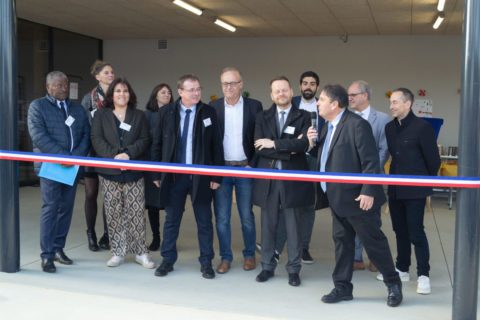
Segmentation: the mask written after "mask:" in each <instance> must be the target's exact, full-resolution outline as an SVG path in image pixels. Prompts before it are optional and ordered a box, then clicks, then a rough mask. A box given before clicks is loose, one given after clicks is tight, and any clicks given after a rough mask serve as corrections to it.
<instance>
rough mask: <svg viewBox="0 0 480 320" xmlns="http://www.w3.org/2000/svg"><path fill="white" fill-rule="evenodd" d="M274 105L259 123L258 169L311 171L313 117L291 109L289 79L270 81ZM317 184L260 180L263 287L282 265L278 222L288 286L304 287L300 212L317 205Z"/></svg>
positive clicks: (256, 185)
mask: <svg viewBox="0 0 480 320" xmlns="http://www.w3.org/2000/svg"><path fill="white" fill-rule="evenodd" d="M270 87H271V94H270V96H271V98H272V101H273V105H272V107H271V108H270V109H268V110H265V111H263V112H260V113H259V114H258V116H257V119H256V121H255V148H256V153H257V156H258V163H257V167H258V168H265V169H277V170H308V165H307V159H306V157H305V151H306V150H307V149H308V146H309V142H308V140H307V139H306V132H307V130H308V128H309V126H310V117H309V114H308V113H307V112H306V111H303V110H299V109H298V108H295V107H293V106H292V103H291V100H292V96H293V91H292V88H291V87H290V82H289V81H288V79H287V78H286V77H283V76H282V77H277V78H274V79H273V80H272V81H271V82H270ZM313 193H314V189H313V183H311V182H302V181H281V180H269V179H256V180H255V182H254V192H253V203H254V204H255V205H257V206H259V207H261V208H262V218H261V229H262V272H261V273H260V274H259V275H258V276H257V279H256V280H257V281H258V282H265V281H267V280H268V279H270V278H271V277H273V275H274V270H275V268H276V266H277V261H276V260H275V259H274V251H275V244H276V243H275V236H276V233H277V227H278V222H279V221H281V220H285V229H286V234H287V250H288V263H287V265H286V269H287V272H288V283H289V284H290V285H291V286H299V285H300V277H299V272H300V269H301V247H302V244H301V235H300V228H299V223H300V220H299V218H300V213H299V211H298V208H301V207H303V206H311V205H313V203H314V194H313Z"/></svg>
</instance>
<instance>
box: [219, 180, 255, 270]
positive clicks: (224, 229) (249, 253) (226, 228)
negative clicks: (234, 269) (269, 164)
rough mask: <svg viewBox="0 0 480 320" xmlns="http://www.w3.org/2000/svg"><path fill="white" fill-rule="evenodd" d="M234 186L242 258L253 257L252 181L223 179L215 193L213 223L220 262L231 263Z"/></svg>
mask: <svg viewBox="0 0 480 320" xmlns="http://www.w3.org/2000/svg"><path fill="white" fill-rule="evenodd" d="M234 186H235V196H236V198H237V209H238V213H239V214H240V222H241V224H242V234H243V245H244V249H243V256H244V257H245V258H252V257H255V242H256V239H255V237H256V231H255V217H254V215H253V211H252V189H253V181H252V179H248V178H234V177H225V178H223V180H222V184H221V185H220V188H218V190H216V191H215V201H214V208H215V221H216V226H217V236H218V242H219V243H220V256H221V257H222V260H227V261H232V260H233V254H232V232H231V226H230V217H231V215H232V191H233V187H234Z"/></svg>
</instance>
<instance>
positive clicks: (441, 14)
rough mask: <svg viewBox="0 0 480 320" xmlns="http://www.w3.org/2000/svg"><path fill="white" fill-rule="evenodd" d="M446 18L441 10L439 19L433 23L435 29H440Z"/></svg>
mask: <svg viewBox="0 0 480 320" xmlns="http://www.w3.org/2000/svg"><path fill="white" fill-rule="evenodd" d="M444 19H445V15H444V14H443V12H440V13H439V14H438V16H437V20H435V23H434V24H433V29H438V27H440V25H441V24H442V22H443V20H444Z"/></svg>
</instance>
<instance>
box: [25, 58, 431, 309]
mask: <svg viewBox="0 0 480 320" xmlns="http://www.w3.org/2000/svg"><path fill="white" fill-rule="evenodd" d="M92 75H93V76H94V77H95V78H96V80H97V81H98V85H97V86H96V87H95V88H94V89H93V90H92V91H91V92H89V93H88V94H87V95H86V96H85V97H84V99H83V100H82V105H80V104H78V103H76V102H74V101H72V100H70V99H68V78H67V76H66V75H65V74H64V73H62V72H59V71H53V72H51V73H49V74H48V75H47V78H46V88H47V95H46V96H45V97H43V98H40V99H37V100H34V101H33V102H32V103H31V105H30V108H29V112H28V128H29V132H30V135H31V138H32V142H33V146H34V151H35V152H41V153H49V154H59V155H73V156H87V155H88V156H92V157H99V158H106V159H118V160H123V161H128V160H145V161H154V162H167V163H176V164H180V165H182V164H183V165H187V166H188V165H191V164H194V165H212V166H228V167H237V168H263V169H270V170H297V171H298V170H303V171H317V172H331V173H361V174H365V179H366V180H368V177H369V175H372V174H380V173H383V168H384V165H385V163H386V161H387V159H388V158H389V155H390V156H391V164H390V174H407V175H408V174H413V175H436V174H437V171H438V168H439V166H440V157H439V154H438V148H437V144H436V139H435V136H434V131H433V128H432V127H431V126H430V125H429V124H428V123H427V122H425V121H423V120H422V119H420V118H418V117H416V116H415V115H414V114H413V112H412V105H413V101H414V95H413V94H412V92H411V91H410V90H408V89H405V88H398V89H395V90H393V91H392V95H391V97H390V111H391V114H392V117H393V119H391V118H390V117H389V116H388V115H386V114H385V113H382V112H379V111H377V110H375V109H374V108H372V107H371V106H370V99H371V94H372V93H371V89H370V86H369V84H368V83H367V82H365V81H362V80H359V81H355V82H353V83H352V84H351V85H350V86H349V87H348V89H345V88H344V87H342V86H340V85H327V86H325V87H323V88H322V89H320V80H319V77H318V75H317V74H316V73H315V72H313V71H306V72H304V73H303V74H302V75H301V76H300V91H301V95H300V96H297V97H294V96H293V88H292V85H291V83H290V81H289V80H288V79H287V78H286V77H284V76H280V77H276V78H274V79H272V80H271V82H270V88H271V99H272V101H273V104H272V106H271V107H270V108H268V109H266V110H264V109H263V106H262V103H261V102H260V101H257V100H255V99H251V98H248V97H244V96H242V92H243V79H242V75H241V73H240V71H239V70H238V69H237V68H234V67H227V68H225V69H223V70H222V72H221V74H220V84H221V87H222V91H223V94H224V96H223V97H222V98H219V99H217V100H215V101H211V102H209V104H206V103H204V102H202V101H201V94H202V88H201V85H200V79H199V78H198V77H197V76H195V75H193V74H187V75H184V76H182V77H180V78H179V80H178V81H177V93H178V96H179V98H178V99H176V100H174V99H173V92H172V90H171V88H170V87H169V86H168V85H167V84H164V83H162V84H159V85H158V86H156V87H155V88H154V89H153V91H152V94H151V96H150V99H149V101H148V103H147V105H146V111H145V112H143V111H141V110H138V109H137V108H136V107H137V99H136V95H135V92H134V91H133V89H132V87H131V85H130V84H129V82H128V81H127V80H126V79H125V78H115V76H114V72H113V67H112V66H111V65H110V64H108V63H106V62H103V61H97V62H96V63H95V64H94V65H93V67H92ZM317 95H318V98H317ZM348 107H350V109H349V108H348ZM37 168H38V166H37ZM82 176H83V178H84V181H85V194H86V197H85V217H86V221H87V238H88V247H89V249H90V250H92V251H98V250H99V248H102V249H110V251H111V254H112V256H111V258H110V259H109V260H108V262H107V265H108V266H109V267H116V266H119V265H120V264H122V263H123V262H124V258H125V256H126V255H127V254H135V261H136V262H137V263H139V264H141V265H142V266H143V267H145V268H154V267H155V263H154V262H153V261H152V259H151V257H150V255H149V250H150V251H155V250H158V249H160V253H161V256H162V262H161V263H160V265H159V266H158V267H157V269H156V270H155V275H156V276H160V277H163V276H167V275H168V273H170V272H172V271H173V270H174V264H175V262H176V261H177V258H178V253H177V246H176V243H177V240H178V237H179V230H180V225H181V221H182V217H183V213H184V209H185V203H186V199H187V195H190V199H191V203H192V207H193V213H194V215H195V220H196V224H197V236H198V245H199V251H200V255H199V263H200V272H201V274H202V276H203V277H204V278H206V279H212V278H214V277H215V274H216V272H217V273H221V274H222V273H227V272H228V271H229V270H230V268H231V266H232V261H233V253H232V245H231V243H232V239H231V238H232V236H231V225H230V220H231V210H232V203H233V200H232V194H233V190H235V198H236V205H237V209H238V213H239V216H240V222H241V229H242V235H243V245H244V249H243V252H242V253H243V269H244V270H246V271H250V270H253V269H255V268H256V266H257V261H256V259H255V250H256V246H257V247H258V248H257V249H259V250H260V252H261V261H260V262H261V269H262V270H261V272H260V273H259V274H258V275H257V277H256V281H258V282H266V281H268V280H269V279H270V278H271V277H273V276H274V271H275V268H276V266H277V263H278V261H279V255H280V253H281V252H282V250H283V248H284V246H285V244H286V248H287V256H288V262H287V264H286V270H287V272H288V283H289V284H290V285H291V286H299V285H300V284H301V279H300V269H301V264H302V262H303V263H312V262H313V258H312V256H311V254H310V251H309V246H310V240H311V235H312V229H313V225H314V219H315V210H318V209H321V208H326V207H330V209H331V212H332V220H333V226H332V228H333V229H332V230H333V232H332V233H333V240H334V243H335V268H334V271H333V275H332V277H333V282H334V288H333V290H332V291H331V292H330V293H328V294H326V295H325V296H323V297H322V301H323V302H325V303H335V302H340V301H343V300H351V299H353V295H352V290H353V285H352V282H351V281H352V273H353V270H358V269H364V268H365V265H364V262H363V257H362V251H363V248H365V251H366V253H367V255H368V258H369V260H370V264H369V269H370V270H371V271H377V270H378V271H379V274H378V276H377V278H378V279H379V280H383V281H384V283H385V284H386V286H387V288H388V296H387V304H388V305H389V306H398V305H399V304H400V303H401V302H402V299H403V295H402V283H401V281H408V280H409V278H410V277H409V268H410V265H411V260H410V259H411V246H412V244H413V246H414V248H415V255H416V258H417V275H418V285H417V292H418V293H420V294H428V293H430V290H431V288H430V280H429V269H430V266H429V248H428V241H427V237H426V234H425V231H424V226H423V216H424V207H425V199H426V197H427V196H429V195H430V194H431V193H432V189H431V188H428V187H407V186H393V185H392V186H389V187H388V206H389V209H390V215H391V219H392V224H393V229H394V231H395V234H396V242H397V259H396V263H395V264H394V262H393V258H392V254H391V251H390V247H389V244H388V241H387V238H386V237H385V235H384V233H383V232H382V230H381V228H380V227H381V217H380V211H381V207H382V205H383V204H384V203H385V202H386V197H385V193H384V190H383V187H382V186H380V185H372V184H361V183H360V184H342V183H336V182H321V183H313V182H302V181H291V180H276V179H250V178H242V177H223V178H222V177H219V176H207V175H195V174H194V175H192V174H180V173H171V172H158V173H157V172H155V173H154V172H147V173H145V172H141V171H133V170H128V169H116V168H106V167H95V168H92V167H90V168H85V170H84V173H83V174H82V173H80V174H79V175H78V176H77V179H76V181H75V183H74V184H73V186H69V185H65V184H63V183H60V182H56V181H53V180H49V179H46V178H42V177H40V187H41V193H42V200H43V206H42V212H41V232H40V233H41V241H40V246H41V258H42V262H41V265H42V269H43V271H45V272H50V273H52V272H55V271H56V267H55V264H54V261H57V262H59V263H61V264H72V263H73V262H72V260H71V259H70V258H69V257H67V256H66V254H65V252H64V251H63V249H64V246H65V241H66V237H67V234H68V230H69V227H70V221H71V216H72V210H73V204H74V199H75V193H76V186H77V182H78V179H79V178H80V177H82ZM99 185H101V190H102V193H103V199H104V201H103V202H104V204H103V210H102V211H103V217H104V219H103V220H104V226H105V227H104V234H103V236H102V237H101V239H100V241H99V242H98V243H97V237H96V234H95V221H96V216H97V211H99V210H97V199H96V198H97V195H98V191H99ZM212 204H213V211H212ZM253 205H256V206H259V207H260V208H261V226H260V228H261V233H260V234H261V239H260V243H256V242H257V240H256V226H255V217H254V214H253V211H252V206H253ZM145 209H147V210H148V218H149V221H150V225H151V229H152V233H153V238H152V242H151V244H150V245H149V246H147V244H146V218H145ZM160 210H164V211H165V213H166V215H165V221H164V224H163V234H162V237H161V236H160V223H159V222H160ZM213 216H214V217H215V227H216V231H217V237H218V241H219V247H220V248H219V253H220V263H219V264H218V265H217V266H216V268H215V270H214V267H213V265H212V261H213V259H214V248H213V238H214V223H213V221H212V220H213ZM215 271H216V272H215Z"/></svg>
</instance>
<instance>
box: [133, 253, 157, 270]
mask: <svg viewBox="0 0 480 320" xmlns="http://www.w3.org/2000/svg"><path fill="white" fill-rule="evenodd" d="M135 261H136V262H137V263H138V264H141V265H142V267H144V268H147V269H153V268H155V262H153V261H152V259H150V256H149V255H148V253H144V254H142V255H136V256H135Z"/></svg>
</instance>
